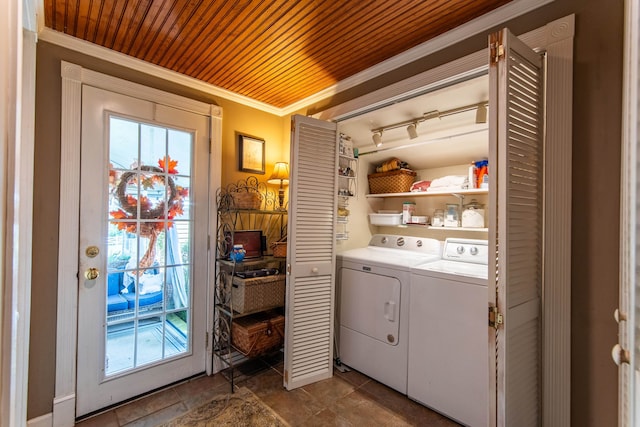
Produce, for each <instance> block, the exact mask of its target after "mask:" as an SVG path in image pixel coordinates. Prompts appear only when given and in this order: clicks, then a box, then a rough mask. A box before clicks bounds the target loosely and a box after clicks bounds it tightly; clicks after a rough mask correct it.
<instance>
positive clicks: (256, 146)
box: [238, 133, 264, 175]
mask: <svg viewBox="0 0 640 427" xmlns="http://www.w3.org/2000/svg"><path fill="white" fill-rule="evenodd" d="M238 156H239V159H240V166H239V167H240V170H241V171H242V172H251V173H258V174H261V175H264V139H262V138H256V137H255V136H249V135H243V134H241V133H239V134H238Z"/></svg>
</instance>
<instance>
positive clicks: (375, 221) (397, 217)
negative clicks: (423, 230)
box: [369, 213, 402, 225]
mask: <svg viewBox="0 0 640 427" xmlns="http://www.w3.org/2000/svg"><path fill="white" fill-rule="evenodd" d="M369 221H371V225H400V224H401V223H402V214H401V213H398V214H381V213H370V214H369Z"/></svg>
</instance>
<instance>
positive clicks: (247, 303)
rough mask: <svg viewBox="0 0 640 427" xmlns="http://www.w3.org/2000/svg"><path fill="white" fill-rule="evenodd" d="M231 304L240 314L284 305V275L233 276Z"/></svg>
mask: <svg viewBox="0 0 640 427" xmlns="http://www.w3.org/2000/svg"><path fill="white" fill-rule="evenodd" d="M232 286H233V292H232V298H231V304H232V307H233V311H237V312H238V313H240V314H244V313H251V312H254V311H259V310H266V309H269V308H274V307H282V306H284V293H285V275H284V274H276V275H273V276H263V277H253V278H247V279H241V278H240V277H236V276H234V277H233V284H232Z"/></svg>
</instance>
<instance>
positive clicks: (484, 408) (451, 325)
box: [407, 238, 489, 427]
mask: <svg viewBox="0 0 640 427" xmlns="http://www.w3.org/2000/svg"><path fill="white" fill-rule="evenodd" d="M487 263H488V246H487V241H486V240H470V239H452V238H450V239H447V240H446V241H445V243H444V248H443V254H442V259H441V260H439V261H435V262H431V263H426V264H421V265H418V266H414V267H413V268H412V275H411V302H410V305H409V316H410V321H409V366H408V373H409V381H408V386H407V395H408V396H409V397H410V398H412V399H414V400H417V401H418V402H420V403H422V404H424V405H425V406H428V407H430V408H432V409H434V410H436V411H438V412H440V413H442V414H444V415H447V416H448V417H450V418H453V419H454V420H456V421H458V422H460V423H462V424H464V425H467V426H474V427H479V426H486V425H487V423H488V414H489V413H488V407H489V399H488V396H489V346H488V342H489V337H488V326H487V306H488V305H487V302H488V294H487V292H488V290H487V275H488V266H487Z"/></svg>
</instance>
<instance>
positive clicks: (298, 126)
mask: <svg viewBox="0 0 640 427" xmlns="http://www.w3.org/2000/svg"><path fill="white" fill-rule="evenodd" d="M291 126H292V130H291V135H292V141H291V142H292V144H291V172H290V180H289V191H290V199H289V206H290V207H291V209H290V212H289V222H288V231H287V234H288V239H287V240H288V241H289V244H288V245H287V261H288V266H287V272H288V274H287V300H286V324H285V358H284V365H285V371H284V385H285V387H286V388H287V389H288V390H292V389H294V388H298V387H302V386H304V385H306V384H310V383H313V382H316V381H319V380H323V379H326V378H330V377H331V376H332V375H333V346H332V343H333V318H334V315H333V313H334V311H333V310H334V286H335V224H336V212H337V174H336V165H337V161H338V155H337V149H336V147H337V137H336V135H337V131H336V124H335V123H330V122H325V121H320V120H317V119H313V118H310V117H305V116H300V115H296V116H294V117H293V119H292V124H291Z"/></svg>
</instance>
